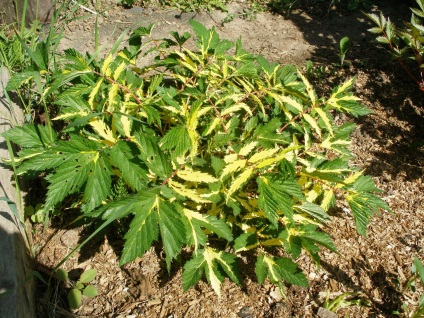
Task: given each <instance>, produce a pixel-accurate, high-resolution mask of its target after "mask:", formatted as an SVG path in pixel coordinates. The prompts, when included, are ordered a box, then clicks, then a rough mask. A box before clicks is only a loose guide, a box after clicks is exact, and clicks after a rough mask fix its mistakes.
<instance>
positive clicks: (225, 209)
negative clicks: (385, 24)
mask: <svg viewBox="0 0 424 318" xmlns="http://www.w3.org/2000/svg"><path fill="white" fill-rule="evenodd" d="M191 25H192V28H193V30H194V33H195V35H196V39H195V45H196V49H191V48H190V47H194V45H191V46H190V45H188V44H187V43H188V42H187V40H188V39H189V38H190V34H188V33H185V34H178V33H176V32H172V33H171V35H172V38H171V39H164V40H157V39H154V38H153V37H152V36H151V32H152V26H150V27H148V28H139V29H137V30H136V31H134V32H133V33H132V34H131V36H130V38H129V42H128V43H129V45H128V46H127V48H125V49H123V50H121V51H119V52H118V53H117V54H114V51H112V52H111V54H109V55H108V56H107V57H106V58H105V59H104V60H101V61H96V60H95V58H93V57H91V56H90V55H86V56H83V55H81V54H79V53H77V52H76V51H74V50H67V51H66V52H65V53H66V54H65V56H64V59H63V60H64V61H65V62H64V64H62V65H63V67H62V69H61V70H60V72H57V73H56V74H50V76H51V77H50V78H51V80H48V81H44V83H45V84H44V85H45V87H44V94H43V96H42V97H43V98H44V99H45V100H53V101H54V105H55V106H54V107H55V109H57V113H58V115H57V116H56V117H55V118H54V119H55V120H56V121H61V122H63V123H64V125H63V126H64V127H65V128H64V129H63V130H61V131H58V132H55V131H54V130H53V129H51V127H50V126H42V125H34V124H25V125H23V126H21V127H16V128H14V129H11V130H10V131H8V132H7V133H5V137H7V138H8V139H9V140H11V141H13V142H14V143H15V144H17V145H19V146H20V147H21V151H20V152H19V154H18V157H17V158H16V160H15V164H17V173H18V174H22V175H25V174H31V175H34V173H35V174H40V173H41V172H44V174H43V175H44V177H45V179H46V180H47V182H48V184H49V185H48V191H47V196H46V200H45V213H46V214H48V213H49V211H51V210H52V209H54V208H57V206H58V205H61V207H62V210H63V211H64V212H63V213H65V212H66V210H65V209H64V208H66V205H65V203H64V202H67V203H66V204H68V205H69V201H70V200H66V201H65V199H67V198H73V199H74V201H73V203H72V205H73V206H74V207H75V206H77V207H79V208H80V210H81V215H82V216H83V217H85V218H87V219H90V220H95V219H101V220H103V225H102V226H101V228H104V227H105V226H106V225H108V224H110V223H111V222H113V221H115V220H117V219H122V218H125V219H127V220H128V221H129V222H130V223H129V227H128V229H127V230H128V231H127V233H126V235H125V245H124V248H123V251H122V256H121V264H124V263H127V262H130V261H132V260H134V259H135V258H136V257H140V256H142V255H143V254H144V253H145V252H146V250H148V249H149V248H150V246H151V245H152V242H154V241H155V240H159V239H160V240H161V243H162V245H163V248H164V252H165V255H166V263H167V265H168V268H169V267H170V265H171V262H172V260H173V259H175V258H176V257H177V256H178V255H179V254H180V253H181V251H182V249H184V250H185V251H186V252H187V253H190V255H192V258H191V259H190V260H188V261H187V262H186V263H185V265H184V269H183V276H182V277H183V282H182V285H183V288H184V289H187V288H189V287H190V286H192V285H194V284H196V283H197V282H198V281H199V279H201V277H202V276H203V275H204V274H205V275H206V278H207V280H208V281H209V282H210V283H211V285H212V287H213V289H214V290H215V292H216V293H217V294H220V284H221V282H222V281H223V279H224V276H228V277H229V278H230V279H231V280H233V281H234V282H236V283H237V284H240V283H241V281H242V277H241V276H240V273H239V268H240V267H243V266H247V265H245V264H243V263H242V262H241V260H240V258H239V256H240V255H242V254H243V253H246V251H250V253H249V255H250V256H251V257H249V258H248V259H250V260H251V259H252V257H255V258H256V261H255V262H256V265H255V266H256V274H257V278H258V281H259V283H262V282H264V280H265V279H266V278H267V277H268V278H269V280H270V281H271V282H272V283H274V284H277V285H278V286H279V287H280V288H283V286H284V282H286V283H289V284H297V285H301V286H307V284H308V282H307V279H306V277H305V275H304V274H303V273H302V271H301V269H300V267H299V266H298V265H297V264H296V259H297V258H298V256H299V255H300V254H301V252H302V250H304V251H306V252H307V253H309V255H310V256H311V257H312V259H313V260H314V261H316V262H319V251H320V247H325V248H327V249H330V250H332V251H335V250H336V248H335V245H334V244H333V242H332V239H331V237H330V236H329V235H328V234H327V233H326V232H325V231H324V230H325V227H324V224H325V223H326V222H329V221H330V216H329V214H328V213H327V212H328V210H329V209H330V208H331V207H333V206H334V205H335V203H336V200H337V199H341V200H344V201H345V202H347V203H348V205H349V206H350V209H351V212H352V215H353V218H354V220H355V222H356V226H357V229H358V232H359V233H360V234H362V235H365V232H366V228H367V224H368V222H369V219H370V217H371V216H372V215H373V214H374V213H375V212H377V211H378V210H379V208H381V209H384V210H389V207H388V206H387V205H386V204H385V203H384V202H383V201H382V200H381V199H379V198H378V197H377V196H375V195H374V194H373V193H375V192H378V191H379V189H377V188H376V187H375V185H374V182H373V181H372V179H371V178H370V177H368V176H364V175H363V171H359V170H357V169H356V168H354V167H352V166H350V165H349V160H350V159H352V153H351V151H350V150H349V146H350V143H351V142H350V140H349V135H350V133H351V132H352V131H353V129H354V128H355V125H354V124H353V123H345V124H343V125H340V126H337V125H336V124H335V122H334V114H335V113H337V112H342V113H347V114H350V115H353V116H360V115H366V114H368V113H369V110H368V109H367V108H365V107H364V106H362V105H360V104H359V103H358V98H357V97H355V96H354V95H353V94H352V93H351V92H350V89H351V87H352V85H353V83H354V79H350V80H348V81H347V82H345V83H344V84H342V85H341V86H339V87H336V88H334V90H333V92H332V93H331V95H330V96H329V97H328V98H325V97H321V98H319V97H318V96H317V94H316V92H315V91H314V88H313V87H312V85H311V84H310V83H309V82H308V80H307V79H306V78H305V77H304V76H303V75H302V74H301V72H299V70H297V69H296V68H295V67H294V66H280V65H278V64H273V63H269V62H268V61H267V60H266V59H265V58H264V57H262V56H254V55H252V54H250V53H248V52H246V51H245V50H244V49H243V48H242V44H241V42H240V41H237V43H233V42H230V41H227V40H221V39H220V38H219V36H218V34H217V33H216V31H215V30H214V29H211V30H208V29H206V28H205V27H204V26H203V25H201V24H200V23H198V22H196V21H191ZM142 40H143V41H142ZM152 54H155V55H156V58H155V59H154V60H153V62H151V63H144V64H147V66H144V67H141V66H140V65H142V64H139V63H143V61H144V60H146V59H147V57H146V56H147V55H148V56H151V55H152ZM44 73H46V72H44ZM44 73H41V74H39V75H38V76H41V77H42V76H45V75H44ZM27 74H28V78H25V76H22V75H21V76H20V77H19V78H15V80H12V82H11V83H13V85H16V84H17V83H21V82H22V83H23V82H27V81H29V80H30V77H31V76H34V74H33V72H27ZM31 74H32V75H31ZM117 188H120V191H119V194H118V195H117V191H116V189H117ZM122 189H124V191H122Z"/></svg>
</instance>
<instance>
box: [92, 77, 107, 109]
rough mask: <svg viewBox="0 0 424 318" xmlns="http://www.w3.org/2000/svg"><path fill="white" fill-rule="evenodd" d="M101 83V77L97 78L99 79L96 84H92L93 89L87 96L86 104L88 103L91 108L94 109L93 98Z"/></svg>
mask: <svg viewBox="0 0 424 318" xmlns="http://www.w3.org/2000/svg"><path fill="white" fill-rule="evenodd" d="M102 83H103V78H101V79H99V81H98V82H97V83H96V86H94V88H93V90H92V91H91V93H90V96H89V98H88V104H89V105H90V107H91V109H94V108H95V107H94V98H96V95H97V94H98V93H99V90H100V86H101V85H102Z"/></svg>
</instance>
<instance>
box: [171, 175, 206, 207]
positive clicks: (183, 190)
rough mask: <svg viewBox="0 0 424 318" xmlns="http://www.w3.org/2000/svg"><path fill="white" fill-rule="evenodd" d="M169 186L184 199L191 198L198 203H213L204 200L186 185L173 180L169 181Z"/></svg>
mask: <svg viewBox="0 0 424 318" xmlns="http://www.w3.org/2000/svg"><path fill="white" fill-rule="evenodd" d="M168 185H169V186H170V187H171V188H172V189H173V190H174V191H175V192H177V193H178V194H179V195H182V196H183V197H186V198H189V199H191V200H193V201H194V202H197V203H211V202H212V201H209V200H206V199H203V198H202V197H201V196H200V194H199V193H198V192H197V191H196V190H193V189H189V188H187V187H186V186H185V185H183V184H181V183H179V182H176V181H173V180H171V179H169V180H168Z"/></svg>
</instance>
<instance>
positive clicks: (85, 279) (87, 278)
mask: <svg viewBox="0 0 424 318" xmlns="http://www.w3.org/2000/svg"><path fill="white" fill-rule="evenodd" d="M96 276H97V269H95V268H92V269H89V270H86V271H84V272H83V273H82V274H81V277H80V279H79V281H80V282H81V283H83V284H88V283H89V282H91V281H92V280H94V279H95V278H96Z"/></svg>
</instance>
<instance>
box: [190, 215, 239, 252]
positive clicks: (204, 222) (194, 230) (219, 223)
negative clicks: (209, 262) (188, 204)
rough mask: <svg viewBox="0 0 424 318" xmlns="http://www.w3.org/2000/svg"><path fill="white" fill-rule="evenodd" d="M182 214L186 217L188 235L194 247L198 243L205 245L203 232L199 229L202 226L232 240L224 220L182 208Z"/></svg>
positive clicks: (197, 245)
mask: <svg viewBox="0 0 424 318" xmlns="http://www.w3.org/2000/svg"><path fill="white" fill-rule="evenodd" d="M183 211H184V216H185V217H186V219H187V222H188V227H189V232H190V237H191V238H192V240H193V243H194V246H195V249H196V250H197V248H198V247H199V246H200V245H205V243H206V241H205V234H204V233H203V231H202V230H201V227H204V228H206V229H208V230H209V231H211V232H212V233H214V234H216V235H218V236H220V237H222V238H224V239H226V240H227V241H232V240H233V235H232V233H231V230H230V228H229V227H228V226H227V224H226V223H225V221H223V220H219V219H217V218H216V217H214V216H212V215H203V214H201V213H199V212H196V211H192V210H189V209H184V210H183Z"/></svg>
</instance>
